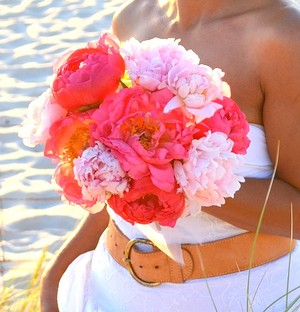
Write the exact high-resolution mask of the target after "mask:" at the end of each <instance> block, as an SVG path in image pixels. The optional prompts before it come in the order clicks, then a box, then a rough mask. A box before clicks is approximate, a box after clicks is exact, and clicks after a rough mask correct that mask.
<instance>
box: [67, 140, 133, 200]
mask: <svg viewBox="0 0 300 312" xmlns="http://www.w3.org/2000/svg"><path fill="white" fill-rule="evenodd" d="M73 162H74V174H75V179H76V181H77V182H78V184H79V185H80V186H81V187H82V196H83V199H84V200H90V201H95V202H97V201H98V202H105V200H106V199H108V198H109V197H110V196H111V194H114V195H119V196H123V193H124V191H126V190H127V188H128V179H127V176H126V173H125V172H124V171H123V170H122V168H121V167H120V164H119V162H118V160H117V159H116V158H115V157H114V156H113V155H112V154H111V152H110V150H109V149H108V148H107V147H105V146H104V145H103V144H101V143H100V142H96V145H95V146H94V147H90V148H88V149H86V150H85V151H84V152H83V153H82V156H81V157H79V158H76V159H74V161H73Z"/></svg>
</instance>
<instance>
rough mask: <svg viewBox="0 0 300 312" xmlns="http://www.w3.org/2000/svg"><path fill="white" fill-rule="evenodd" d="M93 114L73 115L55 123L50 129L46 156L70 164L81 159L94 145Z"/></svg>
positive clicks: (45, 150) (45, 151)
mask: <svg viewBox="0 0 300 312" xmlns="http://www.w3.org/2000/svg"><path fill="white" fill-rule="evenodd" d="M91 114H92V112H91V111H89V112H85V113H81V114H79V113H71V114H69V115H68V116H67V117H65V118H64V119H61V120H58V121H57V122H55V123H54V124H53V125H52V126H51V128H50V138H49V139H48V140H47V142H46V144H45V149H44V154H45V156H47V157H50V158H53V159H56V160H60V161H65V162H70V163H72V162H73V160H74V159H75V158H77V157H80V156H81V154H82V152H83V151H84V150H85V149H87V148H88V147H90V146H91V145H92V144H93V143H94V140H93V138H92V135H91V128H92V123H93V122H92V120H91V117H90V116H91Z"/></svg>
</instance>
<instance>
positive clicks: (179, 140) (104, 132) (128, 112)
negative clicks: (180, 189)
mask: <svg viewBox="0 0 300 312" xmlns="http://www.w3.org/2000/svg"><path fill="white" fill-rule="evenodd" d="M166 91H167V93H168V90H166ZM158 93H159V94H162V93H164V91H163V90H161V91H159V92H158ZM168 94H169V93H168ZM159 98H160V99H161V100H163V101H167V100H168V99H169V98H170V97H168V96H166V94H162V96H161V97H158V96H157V95H156V94H155V92H154V94H153V93H149V92H147V91H144V90H143V89H142V88H140V87H134V88H132V89H124V90H121V91H120V92H119V93H118V94H116V95H115V96H114V97H111V98H109V100H106V101H104V102H103V103H102V105H101V106H100V108H99V109H98V110H96V111H95V113H94V114H93V120H94V121H95V123H96V124H97V129H96V130H95V131H94V133H93V135H94V137H95V138H96V139H97V140H99V141H100V142H102V143H103V144H105V145H107V146H109V147H110V148H111V150H112V154H113V155H114V156H115V157H116V158H117V159H118V160H119V161H120V164H121V167H122V168H123V170H125V171H126V172H128V175H129V176H130V177H131V178H133V179H135V180H140V179H142V178H143V177H145V176H147V175H150V177H151V180H152V182H153V184H154V185H155V186H157V187H159V188H161V189H162V190H164V191H170V190H171V189H172V188H173V185H174V173H173V167H172V161H173V160H174V159H182V158H185V157H187V150H188V146H189V144H190V141H191V140H192V134H193V129H192V128H191V127H186V123H187V119H186V117H185V116H184V114H182V113H181V112H172V113H169V114H164V113H163V106H164V105H165V102H163V103H161V102H159Z"/></svg>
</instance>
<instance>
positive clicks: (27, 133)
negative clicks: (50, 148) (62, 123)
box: [19, 89, 67, 147]
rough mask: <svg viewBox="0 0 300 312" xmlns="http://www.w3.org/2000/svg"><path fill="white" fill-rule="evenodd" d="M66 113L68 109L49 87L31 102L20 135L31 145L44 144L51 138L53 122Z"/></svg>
mask: <svg viewBox="0 0 300 312" xmlns="http://www.w3.org/2000/svg"><path fill="white" fill-rule="evenodd" d="M66 115H67V110H65V109H64V108H62V107H61V106H60V105H58V104H57V103H56V102H55V101H54V99H53V98H52V96H51V91H50V89H48V90H47V91H45V92H44V93H42V94H41V95H40V96H39V97H38V98H37V99H35V100H33V101H32V102H31V103H30V104H29V106H28V108H27V113H26V120H25V122H24V124H23V126H22V127H21V129H20V130H19V136H20V137H21V138H23V142H24V144H25V145H26V146H29V147H34V146H36V145H38V144H44V143H45V142H46V141H47V140H48V139H49V138H50V134H49V130H50V127H51V126H52V124H54V123H55V122H56V121H58V120H60V119H61V118H64V117H65V116H66Z"/></svg>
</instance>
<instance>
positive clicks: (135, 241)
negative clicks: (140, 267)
mask: <svg viewBox="0 0 300 312" xmlns="http://www.w3.org/2000/svg"><path fill="white" fill-rule="evenodd" d="M135 244H145V245H151V246H155V245H154V244H153V243H152V242H151V241H150V240H148V239H143V238H136V239H131V240H130V241H129V242H128V243H127V245H126V248H125V254H124V258H123V261H124V262H125V263H126V267H127V270H128V271H129V273H130V274H131V276H132V277H133V278H134V279H135V280H136V281H137V282H138V283H140V284H142V285H143V286H147V287H155V286H158V285H160V284H161V283H160V282H146V281H144V280H142V279H140V278H139V277H138V276H137V275H136V273H135V272H134V270H133V268H132V264H131V259H130V253H131V249H132V248H133V246H134V245H135Z"/></svg>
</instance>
